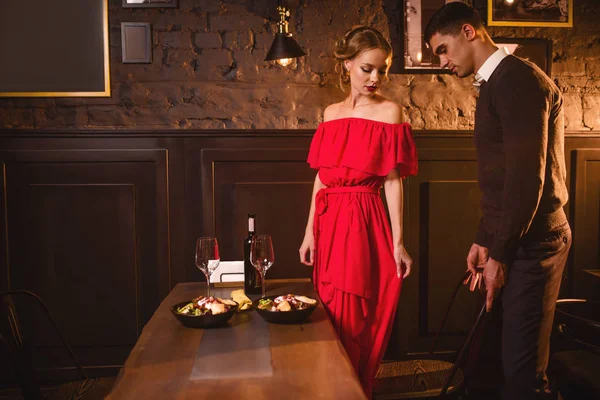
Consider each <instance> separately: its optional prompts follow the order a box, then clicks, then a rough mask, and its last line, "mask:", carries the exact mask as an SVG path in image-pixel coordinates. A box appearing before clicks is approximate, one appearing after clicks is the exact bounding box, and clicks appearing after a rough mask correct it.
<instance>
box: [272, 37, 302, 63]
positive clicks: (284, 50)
mask: <svg viewBox="0 0 600 400" xmlns="http://www.w3.org/2000/svg"><path fill="white" fill-rule="evenodd" d="M305 55H306V53H305V52H304V50H302V47H300V46H299V45H298V43H296V41H295V40H294V38H293V37H292V35H286V34H285V33H277V34H275V39H274V40H273V44H271V48H270V49H269V52H268V53H267V57H266V58H265V61H274V60H279V59H282V58H296V57H302V56H305Z"/></svg>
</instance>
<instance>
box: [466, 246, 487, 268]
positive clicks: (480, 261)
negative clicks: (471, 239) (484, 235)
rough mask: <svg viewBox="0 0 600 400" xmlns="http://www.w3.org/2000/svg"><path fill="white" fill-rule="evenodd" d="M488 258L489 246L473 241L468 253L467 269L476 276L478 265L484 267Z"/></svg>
mask: <svg viewBox="0 0 600 400" xmlns="http://www.w3.org/2000/svg"><path fill="white" fill-rule="evenodd" d="M488 258H490V252H489V250H488V248H487V247H483V246H480V245H478V244H477V243H473V245H472V246H471V250H469V254H468V255H467V269H468V270H469V271H471V274H472V275H473V276H475V275H476V274H477V267H479V268H482V267H483V266H484V265H485V263H487V261H488Z"/></svg>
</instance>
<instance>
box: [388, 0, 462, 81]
mask: <svg viewBox="0 0 600 400" xmlns="http://www.w3.org/2000/svg"><path fill="white" fill-rule="evenodd" d="M465 3H468V4H471V1H465ZM401 4H402V7H403V12H402V20H401V21H400V38H399V43H398V46H396V47H397V49H395V51H398V50H399V56H398V57H396V58H395V61H394V63H395V65H394V64H392V68H393V72H394V73H399V74H449V73H450V71H449V70H448V69H446V68H442V66H441V64H440V59H439V57H437V56H435V55H434V54H433V51H432V49H431V48H430V47H429V46H428V45H427V44H426V43H425V42H424V37H423V34H424V31H425V27H426V26H427V23H428V22H429V19H430V18H431V16H432V15H433V13H435V12H436V11H437V10H439V9H440V8H441V7H442V6H443V5H444V4H446V1H445V0H421V1H420V2H418V3H417V4H415V3H414V2H412V1H411V0H402V2H401Z"/></svg>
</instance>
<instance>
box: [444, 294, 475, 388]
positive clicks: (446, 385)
mask: <svg viewBox="0 0 600 400" xmlns="http://www.w3.org/2000/svg"><path fill="white" fill-rule="evenodd" d="M485 313H486V304H485V303H484V304H483V306H482V307H481V310H480V311H479V315H478V316H477V319H476V320H475V323H474V324H473V327H472V328H471V331H470V332H469V334H468V336H467V339H466V340H465V343H464V344H463V346H462V347H461V349H460V352H459V353H458V357H457V358H456V361H455V362H454V364H453V365H452V369H451V370H450V374H449V376H448V377H447V378H446V383H444V386H443V387H442V391H441V392H440V397H441V396H444V395H445V394H446V392H447V391H448V388H449V387H450V385H451V384H452V380H453V379H454V375H456V371H457V370H458V366H459V365H460V363H461V361H462V358H463V356H464V354H465V350H466V349H467V347H468V346H469V343H471V340H472V339H473V335H474V334H475V330H476V329H477V327H478V326H479V323H480V322H481V320H482V319H483V316H484V314H485Z"/></svg>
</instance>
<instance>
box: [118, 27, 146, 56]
mask: <svg viewBox="0 0 600 400" xmlns="http://www.w3.org/2000/svg"><path fill="white" fill-rule="evenodd" d="M121 51H122V57H123V63H124V64H131V63H151V62H152V43H151V41H150V23H149V22H121Z"/></svg>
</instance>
